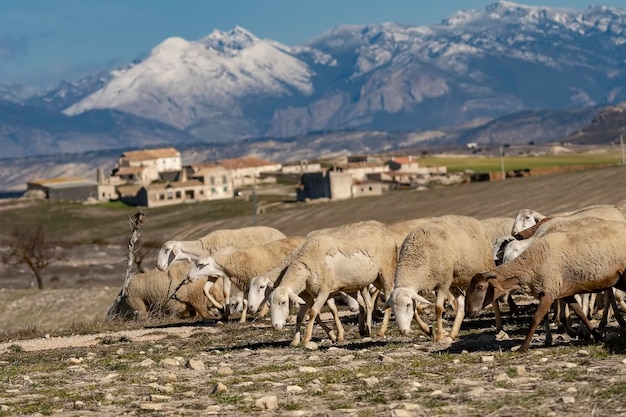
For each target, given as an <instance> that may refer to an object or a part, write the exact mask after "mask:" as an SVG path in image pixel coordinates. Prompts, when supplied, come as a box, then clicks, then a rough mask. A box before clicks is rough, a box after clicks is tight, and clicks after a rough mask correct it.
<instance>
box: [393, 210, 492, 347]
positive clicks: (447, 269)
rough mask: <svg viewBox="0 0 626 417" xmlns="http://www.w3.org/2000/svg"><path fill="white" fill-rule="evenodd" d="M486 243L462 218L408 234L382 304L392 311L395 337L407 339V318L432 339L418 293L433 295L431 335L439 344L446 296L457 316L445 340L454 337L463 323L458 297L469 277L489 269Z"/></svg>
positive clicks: (478, 227)
mask: <svg viewBox="0 0 626 417" xmlns="http://www.w3.org/2000/svg"><path fill="white" fill-rule="evenodd" d="M491 245H492V243H491V240H490V238H489V236H487V233H486V232H485V228H484V226H483V225H482V224H481V222H480V221H478V220H476V219H474V218H473V217H468V216H442V217H436V218H433V219H432V220H431V221H430V222H428V223H426V224H424V225H423V226H421V227H418V228H417V229H415V230H414V231H413V232H411V233H410V234H409V235H408V236H407V237H406V239H405V240H404V243H403V244H402V248H401V249H400V256H399V258H398V265H397V267H396V272H395V278H394V290H393V292H392V293H391V297H390V299H389V301H388V304H389V305H390V306H391V307H392V308H393V312H394V315H395V317H396V322H397V324H398V327H399V329H400V333H402V334H408V333H409V332H410V330H411V327H410V324H411V320H412V319H413V317H415V319H416V320H417V322H418V324H419V326H420V328H421V329H422V330H423V331H424V332H425V333H427V334H431V335H432V334H433V331H432V329H431V328H429V326H428V325H426V323H424V322H423V321H422V320H421V318H420V317H419V314H418V302H419V301H420V299H419V298H420V297H419V296H418V293H419V292H420V291H432V290H434V291H435V292H436V299H437V301H436V303H435V310H436V312H437V332H436V333H435V334H434V336H435V341H441V340H442V339H443V317H442V316H443V311H444V302H445V300H446V299H447V298H448V297H449V293H450V292H452V293H453V294H454V296H455V298H456V300H457V313H456V318H455V320H454V324H453V326H452V329H451V330H450V334H449V336H450V337H451V338H452V339H454V338H456V336H457V335H458V332H459V330H460V327H461V322H462V320H463V313H464V307H463V306H464V297H463V291H464V290H465V288H466V287H467V285H468V284H469V282H470V279H471V278H472V276H474V275H475V274H476V273H478V272H480V271H485V270H488V269H491V268H493V267H494V266H495V264H494V262H493V259H492V246H491Z"/></svg>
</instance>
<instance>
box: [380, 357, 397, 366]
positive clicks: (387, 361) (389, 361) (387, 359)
mask: <svg viewBox="0 0 626 417" xmlns="http://www.w3.org/2000/svg"><path fill="white" fill-rule="evenodd" d="M378 359H380V361H381V362H382V363H383V364H384V365H391V364H392V363H396V360H395V359H394V358H391V357H389V356H387V355H380V356H378Z"/></svg>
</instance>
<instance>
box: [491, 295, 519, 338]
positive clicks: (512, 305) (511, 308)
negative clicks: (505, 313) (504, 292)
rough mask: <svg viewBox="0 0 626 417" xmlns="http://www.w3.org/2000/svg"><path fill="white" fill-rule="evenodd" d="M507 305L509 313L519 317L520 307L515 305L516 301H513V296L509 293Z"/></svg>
mask: <svg viewBox="0 0 626 417" xmlns="http://www.w3.org/2000/svg"><path fill="white" fill-rule="evenodd" d="M506 303H507V304H508V305H509V313H510V314H511V315H512V316H517V315H518V314H519V307H517V304H515V300H513V295H512V294H511V293H509V295H508V297H507V298H506ZM496 323H497V322H496ZM496 327H497V325H496ZM500 330H502V328H500Z"/></svg>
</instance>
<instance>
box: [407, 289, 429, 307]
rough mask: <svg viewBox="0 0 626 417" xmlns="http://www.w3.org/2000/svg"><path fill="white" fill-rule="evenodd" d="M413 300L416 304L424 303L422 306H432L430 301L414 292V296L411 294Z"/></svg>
mask: <svg viewBox="0 0 626 417" xmlns="http://www.w3.org/2000/svg"><path fill="white" fill-rule="evenodd" d="M411 298H412V299H413V301H415V302H416V303H422V304H427V305H428V304H432V303H431V302H430V301H428V300H427V299H425V298H424V297H422V296H421V295H419V294H418V293H416V292H413V294H411Z"/></svg>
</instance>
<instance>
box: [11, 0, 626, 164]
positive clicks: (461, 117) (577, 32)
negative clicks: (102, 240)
mask: <svg viewBox="0 0 626 417" xmlns="http://www.w3.org/2000/svg"><path fill="white" fill-rule="evenodd" d="M1 91H2V90H1V88H0V92H1ZM0 94H1V93H0ZM1 98H2V96H1V95H0V99H1ZM11 101H15V100H11ZM621 101H626V9H618V8H611V7H603V6H593V7H589V8H587V9H584V10H578V11H576V10H560V9H554V8H546V7H536V6H525V5H521V4H515V3H511V2H507V1H499V2H497V3H494V4H491V5H489V6H487V7H486V8H484V9H481V10H462V11H459V12H457V13H455V14H454V15H452V16H450V17H448V18H447V19H444V20H443V21H441V22H440V23H437V24H434V25H431V26H427V27H426V26H424V27H414V26H404V25H399V24H396V23H382V24H377V25H364V26H362V25H344V26H339V27H336V28H334V29H331V30H329V31H327V32H325V33H322V34H320V35H319V36H317V37H315V38H313V39H311V40H309V41H308V42H305V43H303V44H300V45H293V46H287V45H283V44H281V43H278V42H275V41H273V40H270V39H260V38H258V37H256V36H255V35H253V34H252V33H250V32H249V31H247V30H245V29H243V28H241V27H235V28H234V29H232V30H230V31H220V30H214V31H213V32H212V33H210V34H209V35H207V36H205V37H203V38H201V39H198V40H185V39H182V38H178V37H174V38H169V39H166V40H164V41H163V42H161V43H160V44H158V45H156V46H155V47H154V48H153V49H152V51H151V53H150V54H149V55H148V56H147V57H146V58H145V59H142V60H140V61H136V62H132V63H130V64H129V65H127V66H124V67H122V68H118V69H115V70H113V71H110V70H103V71H102V72H99V73H96V74H93V75H91V76H89V77H86V78H84V79H82V80H79V81H78V82H73V83H63V84H61V85H60V86H59V87H58V88H56V89H54V90H52V91H49V92H47V93H45V94H40V95H38V96H35V97H32V98H30V99H28V100H27V101H26V102H25V104H26V106H27V107H25V108H22V109H17V108H12V107H11V112H18V113H19V114H20V115H25V114H26V113H27V112H28V111H29V110H28V109H29V108H37V109H40V110H46V111H49V112H59V111H61V110H63V113H64V115H63V116H64V117H65V118H61V119H58V120H61V121H62V123H61V122H55V123H57V125H59V123H61V124H63V125H64V124H65V123H73V122H72V119H75V118H77V117H79V116H82V118H80V119H77V120H79V121H80V123H79V124H80V126H83V123H85V121H86V120H88V121H89V123H91V124H92V125H93V126H113V124H111V123H110V122H109V121H108V120H109V119H110V118H111V117H112V116H111V115H112V114H113V115H114V118H115V119H116V120H119V117H121V116H120V115H122V114H124V115H125V116H124V121H123V123H121V122H120V123H117V124H116V126H117V127H116V129H117V130H116V131H115V132H113V133H111V134H109V135H108V136H106V134H105V133H104V131H103V132H101V133H102V135H101V136H99V138H102V141H107V140H108V141H110V144H115V143H118V141H119V138H121V137H123V136H124V135H125V130H124V129H125V127H126V126H131V125H132V126H141V132H142V133H141V137H142V138H144V139H142V140H145V138H146V137H147V136H146V135H149V129H150V128H151V127H150V123H146V121H154V122H155V123H157V122H158V123H160V124H159V125H158V126H160V129H161V132H165V130H164V129H163V128H162V127H163V126H164V124H168V125H171V126H172V129H173V131H172V132H176V135H175V136H176V137H177V138H184V140H185V141H187V142H188V141H190V140H195V139H197V140H202V141H205V142H211V143H214V142H224V143H232V142H235V141H238V140H240V139H243V138H259V137H274V138H286V137H294V136H297V135H306V133H307V132H315V131H331V130H346V129H348V130H350V129H351V130H376V131H396V132H397V131H416V130H417V131H420V130H425V129H433V128H436V129H438V128H441V127H445V126H453V125H459V124H462V123H465V122H468V121H471V120H474V119H477V118H480V119H484V118H497V117H500V116H503V115H507V114H512V113H515V112H520V111H539V110H543V109H546V110H554V109H569V108H588V107H589V106H602V105H606V104H614V103H618V102H621ZM7 108H9V107H7ZM105 110H106V111H105ZM108 111H111V112H116V113H107V112H108ZM46 114H48V113H46ZM581 114H587V113H586V112H583V113H581ZM0 116H2V115H1V114H0ZM133 116H135V117H138V120H132V117H133ZM101 117H102V118H104V119H103V121H101V120H100V119H99V118H101ZM0 119H2V120H0V125H2V126H3V127H2V129H0V145H1V144H2V143H8V144H11V146H12V147H13V148H11V149H14V154H15V155H19V154H20V152H21V154H28V153H29V151H30V150H29V149H27V146H28V144H29V143H31V142H32V143H46V144H48V143H53V142H54V141H55V140H58V141H63V147H62V148H63V149H64V150H66V151H67V150H68V149H69V148H70V145H71V143H70V142H69V141H68V139H67V137H64V138H63V139H60V136H59V135H60V133H59V132H60V131H59V129H57V127H56V126H57V125H55V126H53V127H51V128H50V129H46V128H45V126H44V125H45V123H44V122H41V121H37V123H36V126H35V128H36V131H37V132H38V133H37V138H41V139H36V140H33V139H29V138H32V135H31V134H30V133H28V134H27V132H31V130H25V129H26V126H25V123H27V122H28V118H27V117H25V116H24V117H22V116H20V124H19V126H16V125H15V122H14V119H12V118H10V117H8V116H7V117H5V118H2V117H0ZM44 120H55V121H56V120H57V119H56V118H53V117H49V116H46V118H44ZM529 120H530V119H529ZM532 120H538V118H535V117H533V118H532ZM568 120H569V119H568ZM568 123H570V122H568ZM581 123H583V122H582V121H581V122H579V123H578V125H580V124H581ZM120 126H122V127H124V128H121V127H120ZM554 126H557V128H555V130H558V126H562V125H561V124H559V123H557V124H555V125H554ZM572 126H573V125H572ZM76 129H77V130H78V131H80V130H81V129H82V127H80V128H76ZM89 129H92V128H91V127H90V128H89ZM97 129H100V127H97ZM15 132H22V135H21V136H19V138H18V139H15V138H16V137H17V136H16V133H15ZM569 133H570V132H569V131H564V132H563V135H566V134H569ZM99 134H100V133H99ZM554 134H556V132H554V133H553V134H551V136H550V137H553V136H554ZM156 136H159V137H160V138H163V137H164V136H163V135H162V134H160V135H155V137H156ZM138 137H139V136H138ZM491 137H492V138H493V139H489V140H493V141H497V140H498V138H497V137H496V136H495V135H494V136H491ZM55 138H56V139H55ZM98 140H100V139H98ZM159 140H160V139H159ZM458 140H462V139H458ZM535 141H536V140H535ZM143 143H145V142H143ZM354 143H356V142H351V144H350V146H354ZM169 144H173V145H175V144H176V142H175V141H172V142H170V143H169ZM100 145H101V146H102V147H103V148H106V147H109V148H110V146H109V144H108V143H101V144H99V146H100ZM128 145H129V146H140V145H139V142H138V143H136V144H135V143H132V141H131V142H128ZM46 146H48V145H46ZM77 147H79V148H80V146H79V145H78V144H77ZM22 148H23V149H22ZM43 148H45V147H44V146H39V147H38V149H37V151H38V152H41V150H42V149H43ZM50 149H60V147H59V146H50Z"/></svg>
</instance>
